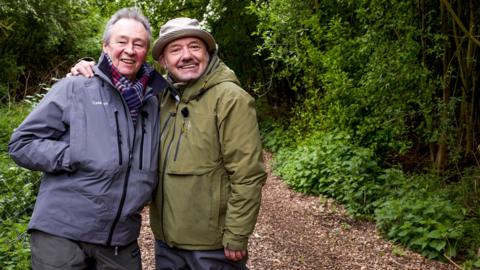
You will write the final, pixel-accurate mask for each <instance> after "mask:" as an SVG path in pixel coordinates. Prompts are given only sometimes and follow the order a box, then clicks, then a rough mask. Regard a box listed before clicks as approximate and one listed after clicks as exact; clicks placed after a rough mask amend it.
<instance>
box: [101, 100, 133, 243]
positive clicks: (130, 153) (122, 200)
mask: <svg viewBox="0 0 480 270" xmlns="http://www.w3.org/2000/svg"><path fill="white" fill-rule="evenodd" d="M117 93H118V94H119V95H120V93H119V92H117ZM121 100H122V105H123V111H124V113H125V118H126V119H127V124H129V125H130V123H132V122H133V121H132V119H131V117H130V112H129V111H128V109H127V105H126V104H125V101H124V100H123V98H122V99H121ZM115 115H116V116H117V118H116V119H117V125H118V112H117V113H116V114H115ZM118 130H119V129H118ZM136 133H137V129H136V127H133V141H132V142H133V145H130V143H129V141H130V138H128V137H127V140H128V142H127V145H128V146H129V147H128V148H129V150H128V164H127V171H126V173H125V178H124V180H123V188H122V196H121V198H120V203H119V204H118V209H117V214H116V215H115V219H114V220H113V223H112V227H111V228H110V233H109V234H108V239H107V246H111V244H112V238H113V232H114V231H115V227H116V226H117V224H118V221H119V220H120V217H121V215H122V211H123V205H124V204H125V198H126V197H127V190H128V182H129V178H130V170H131V169H132V161H133V148H134V145H135V138H136Z"/></svg>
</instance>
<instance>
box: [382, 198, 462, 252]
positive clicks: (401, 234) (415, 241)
mask: <svg viewBox="0 0 480 270" xmlns="http://www.w3.org/2000/svg"><path fill="white" fill-rule="evenodd" d="M463 213H464V211H463V209H462V208H461V207H460V206H458V205H457V204H454V203H453V202H452V201H450V200H447V199H445V198H442V197H441V196H437V195H434V194H432V193H430V194H424V193H422V192H416V191H415V190H413V189H412V194H410V195H409V196H404V197H401V198H392V199H391V200H386V201H385V202H384V203H383V204H382V205H380V206H379V208H378V209H377V210H376V211H375V220H376V222H377V227H378V229H379V230H380V232H382V233H383V234H384V235H385V236H386V237H387V238H388V239H391V240H393V241H395V242H397V243H401V244H403V245H405V246H407V247H409V248H411V249H413V250H416V251H419V252H421V253H422V255H424V256H426V257H427V258H436V259H440V258H443V255H444V254H445V255H446V256H449V257H454V256H456V255H457V254H458V250H459V246H461V241H462V238H463V237H464V233H465V229H464V227H463V221H464V216H463Z"/></svg>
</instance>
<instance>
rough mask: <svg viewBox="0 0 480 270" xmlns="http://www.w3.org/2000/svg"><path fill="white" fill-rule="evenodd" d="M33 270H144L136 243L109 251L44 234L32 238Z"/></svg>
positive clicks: (99, 246) (103, 247)
mask: <svg viewBox="0 0 480 270" xmlns="http://www.w3.org/2000/svg"><path fill="white" fill-rule="evenodd" d="M30 247H31V250H32V269H33V270H59V269H62V270H109V269H111V270H121V269H124V270H141V269H142V261H141V255H140V248H139V247H138V244H137V242H136V241H135V242H134V243H132V244H130V245H128V246H124V247H118V248H115V247H106V246H101V245H95V244H88V243H84V242H76V241H72V240H69V239H66V238H63V237H58V236H54V235H51V234H48V233H44V232H41V231H36V230H34V231H32V235H31V237H30Z"/></svg>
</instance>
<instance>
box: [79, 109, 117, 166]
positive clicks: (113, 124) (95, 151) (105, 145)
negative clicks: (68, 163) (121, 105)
mask: <svg viewBox="0 0 480 270" xmlns="http://www.w3.org/2000/svg"><path fill="white" fill-rule="evenodd" d="M118 114H119V112H116V111H115V110H113V109H112V108H111V107H109V106H108V104H102V103H94V102H92V103H90V104H88V103H87V104H80V103H79V104H77V105H74V106H73V110H72V116H71V122H70V130H71V132H70V155H71V159H72V162H74V163H75V165H76V167H77V168H78V169H80V170H84V171H90V172H97V173H99V174H101V173H104V172H114V171H117V170H118V169H119V168H120V166H119V165H121V163H122V162H123V160H122V154H123V153H122V152H121V149H122V147H121V146H122V136H123V134H122V132H121V128H119V119H118V118H119V116H118Z"/></svg>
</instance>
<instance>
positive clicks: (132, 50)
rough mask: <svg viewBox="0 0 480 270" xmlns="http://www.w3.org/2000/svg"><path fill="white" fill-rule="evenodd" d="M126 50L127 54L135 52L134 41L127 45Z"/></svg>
mask: <svg viewBox="0 0 480 270" xmlns="http://www.w3.org/2000/svg"><path fill="white" fill-rule="evenodd" d="M124 51H125V53H126V54H129V55H131V54H133V53H134V52H135V48H134V46H133V43H132V44H128V45H127V46H125V50H124Z"/></svg>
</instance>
